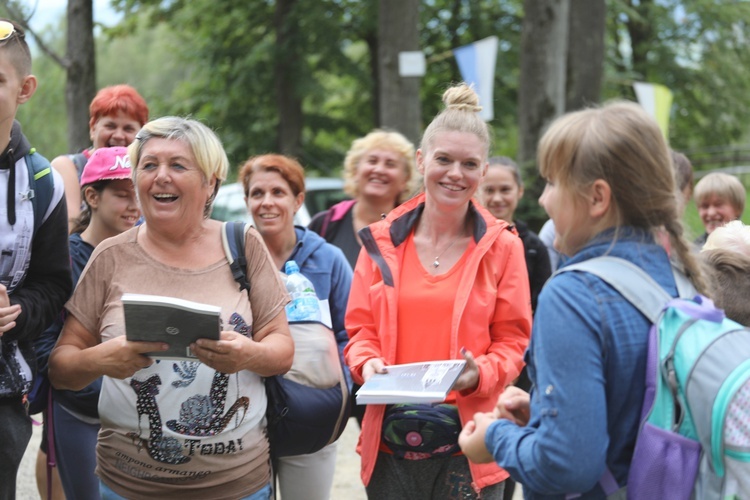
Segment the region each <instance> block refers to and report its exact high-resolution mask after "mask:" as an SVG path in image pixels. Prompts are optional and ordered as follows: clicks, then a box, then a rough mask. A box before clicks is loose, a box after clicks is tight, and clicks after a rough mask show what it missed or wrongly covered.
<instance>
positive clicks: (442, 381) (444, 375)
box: [356, 359, 466, 405]
mask: <svg viewBox="0 0 750 500" xmlns="http://www.w3.org/2000/svg"><path fill="white" fill-rule="evenodd" d="M464 366H466V360H465V359H453V360H445V361H423V362H419V363H407V364H403V365H390V366H388V367H387V368H388V373H376V374H375V375H373V376H372V377H370V378H369V379H368V380H367V381H366V382H365V383H364V384H363V385H362V387H361V388H360V389H359V391H357V395H356V398H357V404H358V405H366V404H397V403H439V402H441V401H445V398H446V397H447V396H448V393H449V392H450V390H451V389H452V388H453V385H454V384H455V383H456V380H458V377H459V375H461V372H462V371H463V369H464Z"/></svg>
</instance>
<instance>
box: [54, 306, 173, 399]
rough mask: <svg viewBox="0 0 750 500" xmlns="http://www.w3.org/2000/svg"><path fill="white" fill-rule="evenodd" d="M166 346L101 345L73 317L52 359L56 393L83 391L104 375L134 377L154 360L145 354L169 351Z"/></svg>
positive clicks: (120, 342) (113, 342)
mask: <svg viewBox="0 0 750 500" xmlns="http://www.w3.org/2000/svg"><path fill="white" fill-rule="evenodd" d="M167 347H168V346H167V344H165V343H164V342H129V341H128V340H126V339H125V336H124V335H123V336H119V337H115V338H112V339H109V340H107V341H105V342H102V341H101V337H100V336H99V333H98V332H97V333H93V332H90V331H89V330H87V329H86V328H85V327H84V326H83V325H82V324H81V322H80V321H78V319H77V318H76V317H75V316H73V315H72V314H69V315H68V317H67V318H66V319H65V324H64V325H63V329H62V332H61V333H60V338H58V339H57V344H55V347H54V348H53V349H52V353H51V354H50V358H49V379H50V382H52V385H53V386H54V387H55V388H56V389H67V390H71V391H80V390H81V389H83V388H84V387H86V386H87V385H89V384H90V383H91V382H93V381H94V380H96V379H98V378H99V377H101V376H102V375H107V376H109V377H112V378H119V379H123V378H127V377H131V376H133V375H134V374H135V372H137V371H138V370H140V369H142V368H146V367H148V366H151V365H152V364H153V363H154V360H153V359H151V358H150V357H148V356H147V355H146V354H145V353H147V352H157V351H165V350H167Z"/></svg>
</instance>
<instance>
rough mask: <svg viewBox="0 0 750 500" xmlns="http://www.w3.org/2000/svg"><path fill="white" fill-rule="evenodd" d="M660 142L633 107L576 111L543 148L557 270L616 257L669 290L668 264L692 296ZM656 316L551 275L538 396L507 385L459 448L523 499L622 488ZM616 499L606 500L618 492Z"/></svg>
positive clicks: (535, 375)
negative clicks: (675, 266) (504, 474)
mask: <svg viewBox="0 0 750 500" xmlns="http://www.w3.org/2000/svg"><path fill="white" fill-rule="evenodd" d="M669 154H670V153H669V149H668V148H667V145H666V142H665V141H664V137H663V135H662V133H661V131H660V129H659V127H658V125H657V124H656V122H655V121H654V120H653V119H652V118H650V117H649V116H648V115H647V114H646V112H645V111H644V110H643V109H642V108H641V107H640V106H638V105H636V104H634V103H625V102H616V103H612V104H608V105H606V106H603V107H601V108H593V109H586V110H582V111H577V112H574V113H570V114H567V115H565V116H563V117H561V118H559V119H558V120H556V121H555V122H554V123H553V124H552V125H551V127H550V128H549V130H548V131H547V132H546V133H545V134H544V136H543V137H542V139H541V141H540V143H539V153H538V155H539V161H538V164H539V168H540V172H541V174H542V176H543V177H544V178H545V179H547V186H546V188H545V190H544V193H543V194H542V196H541V198H540V200H539V201H540V203H541V204H542V206H543V207H544V209H545V210H546V211H547V213H548V214H549V216H550V217H551V218H552V220H553V221H554V223H555V247H556V248H558V249H559V250H560V251H561V252H562V253H563V254H565V255H569V256H570V258H569V259H567V260H566V261H565V262H564V263H563V264H562V266H561V268H564V267H565V266H567V265H571V264H575V263H577V262H583V261H586V260H588V259H591V258H594V257H598V256H602V255H611V256H615V257H620V258H623V259H626V260H628V261H630V262H632V263H633V264H635V265H637V266H639V267H640V268H642V269H643V270H644V271H645V272H646V273H648V274H649V275H650V276H651V277H653V278H654V279H655V280H656V281H657V282H658V283H659V284H660V285H661V286H662V287H663V288H664V289H665V291H666V292H667V293H669V294H670V295H671V296H673V297H674V296H677V288H676V285H675V281H674V276H673V273H672V268H671V265H670V260H669V257H668V256H667V253H666V251H665V249H664V248H663V247H662V246H661V245H660V244H659V243H658V242H657V241H656V239H655V235H656V234H657V233H658V232H659V231H662V230H663V231H666V233H667V234H668V235H669V239H670V244H671V256H672V258H673V259H675V260H676V261H678V262H681V263H682V265H683V266H684V268H685V271H686V274H687V275H688V276H690V277H691V279H692V281H693V283H694V285H695V286H696V289H698V290H699V291H702V290H703V289H704V288H705V287H704V285H703V281H702V277H701V271H700V268H699V265H698V262H697V259H696V257H695V255H694V254H693V252H692V249H691V246H690V244H689V243H688V242H687V241H686V240H685V238H684V237H683V230H682V224H681V222H680V216H679V214H678V211H677V207H676V203H677V200H676V197H675V194H674V193H675V182H674V177H675V176H674V173H673V171H672V162H671V161H670V157H669ZM649 327H650V322H649V320H648V319H647V318H646V317H645V316H643V314H641V312H640V311H638V309H636V308H635V307H634V306H633V305H632V304H631V303H630V302H628V301H627V300H626V299H625V298H624V297H622V296H621V295H619V294H618V293H617V292H616V291H615V290H614V289H613V288H611V287H610V286H609V285H607V284H605V283H604V282H603V281H602V280H601V279H599V278H598V277H596V276H594V275H592V274H589V273H587V272H570V273H562V274H559V275H556V276H554V277H553V278H552V279H551V280H550V281H549V282H548V283H547V284H546V285H545V286H544V289H543V290H542V293H541V295H540V297H539V304H538V308H537V311H536V315H535V317H534V326H533V330H532V335H531V343H530V345H529V349H528V352H527V355H526V357H525V359H526V361H527V362H528V370H529V375H530V377H531V380H532V382H533V386H532V387H533V388H532V393H531V395H529V394H527V393H525V392H523V391H521V390H520V389H518V388H517V387H509V388H507V389H506V390H505V392H504V393H503V394H502V395H501V396H500V398H499V400H498V404H497V407H496V409H495V411H494V412H493V413H477V414H475V416H474V420H473V421H471V422H468V423H467V425H466V426H465V427H464V429H463V431H462V432H461V436H460V438H459V444H460V445H461V449H462V450H463V452H464V453H465V454H466V455H467V457H468V458H469V459H470V460H472V461H474V462H479V463H486V462H492V461H493V460H494V461H495V462H497V464H498V465H500V466H501V467H503V468H504V469H505V470H507V471H508V472H509V473H510V475H511V477H513V479H514V480H515V481H517V482H519V483H521V484H523V485H524V496H525V498H527V499H530V498H531V499H534V498H542V497H544V498H548V497H547V495H556V497H557V498H564V497H565V496H566V495H569V496H571V495H576V497H578V496H580V498H582V499H593V498H604V497H605V496H606V494H605V492H604V490H603V489H602V486H600V484H599V481H600V480H601V479H603V478H604V473H605V470H609V471H610V472H611V474H610V476H611V479H612V480H613V483H616V484H614V486H615V489H616V488H622V487H623V486H624V485H625V484H626V481H627V478H628V473H629V470H630V463H631V459H632V454H633V447H634V444H635V440H636V436H637V434H638V427H639V421H640V410H641V403H642V401H643V396H644V390H645V366H646V355H647V349H648V332H649ZM609 493H611V492H607V494H609Z"/></svg>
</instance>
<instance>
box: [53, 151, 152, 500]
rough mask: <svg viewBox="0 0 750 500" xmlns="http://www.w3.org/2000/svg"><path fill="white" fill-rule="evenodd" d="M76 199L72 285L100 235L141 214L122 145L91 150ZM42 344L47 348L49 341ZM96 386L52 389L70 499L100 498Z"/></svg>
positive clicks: (59, 325) (107, 234)
mask: <svg viewBox="0 0 750 500" xmlns="http://www.w3.org/2000/svg"><path fill="white" fill-rule="evenodd" d="M81 198H82V199H83V203H84V208H83V210H82V211H81V213H80V214H79V215H78V217H76V218H75V219H73V221H72V222H73V230H72V232H71V234H70V238H69V241H70V258H71V263H72V277H73V284H74V285H75V284H76V283H78V278H79V277H80V276H81V273H82V272H83V268H84V267H86V264H87V263H88V261H89V258H90V257H91V254H92V253H93V251H94V248H95V247H96V246H97V245H98V244H99V243H101V242H102V241H103V240H104V239H106V238H109V237H110V236H116V235H118V234H120V233H122V232H123V231H126V230H128V229H130V228H132V227H133V226H135V223H136V222H137V221H138V218H139V217H140V214H141V212H140V209H139V208H138V202H137V200H136V197H135V190H134V189H133V181H132V180H131V167H130V160H129V159H128V150H127V148H125V147H119V146H118V147H111V148H107V147H104V148H99V149H97V150H95V151H94V152H93V154H92V155H91V157H90V158H89V160H88V162H86V166H85V167H84V169H83V172H82V174H81ZM63 321H64V317H62V316H61V317H59V318H58V320H57V321H56V322H55V323H54V324H53V325H52V326H51V327H49V328H48V329H47V330H46V331H45V332H44V333H43V334H42V335H43V336H44V337H45V338H50V339H54V340H56V339H57V337H58V336H59V335H60V331H61V330H62V326H63ZM45 344H46V345H48V346H49V349H50V350H51V348H52V347H53V346H54V341H50V342H45ZM47 355H49V353H47ZM100 389H101V379H98V380H96V381H95V382H93V383H91V384H90V385H88V386H87V387H86V388H84V389H82V390H80V391H65V390H56V389H53V391H52V396H53V402H52V422H53V424H54V440H55V447H56V453H57V464H58V469H59V472H60V479H61V481H62V486H63V490H64V491H65V496H66V497H67V498H69V499H82V500H97V499H99V478H98V477H97V476H96V474H94V469H95V468H96V440H97V435H98V433H99V427H100V425H99V412H98V410H97V406H98V404H99V391H100Z"/></svg>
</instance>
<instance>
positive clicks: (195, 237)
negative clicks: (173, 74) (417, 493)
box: [50, 117, 294, 500]
mask: <svg viewBox="0 0 750 500" xmlns="http://www.w3.org/2000/svg"><path fill="white" fill-rule="evenodd" d="M129 154H130V159H131V162H132V165H133V182H134V185H135V189H136V193H137V196H138V199H139V201H140V204H141V209H142V212H143V217H144V221H145V222H144V223H143V224H142V225H140V226H138V227H135V228H133V229H132V230H129V231H126V232H125V233H122V234H121V235H119V236H116V237H114V238H110V239H108V240H107V241H105V242H103V243H101V244H100V245H99V246H98V247H97V248H96V250H95V251H94V254H93V255H92V256H91V260H90V261H89V265H88V267H87V268H86V270H85V271H84V272H83V274H82V275H81V278H80V280H79V282H78V288H77V290H76V293H75V294H74V296H73V298H72V299H71V300H70V301H69V302H68V304H67V305H66V308H67V310H68V312H69V316H68V318H67V320H66V322H65V326H64V327H63V331H62V335H61V337H60V340H59V342H58V344H57V346H56V347H55V349H54V351H53V352H52V357H51V360H50V379H51V380H52V383H53V384H54V385H55V386H56V387H57V388H64V389H73V390H77V389H80V388H82V387H84V386H85V385H87V384H88V383H90V382H91V381H92V380H94V379H96V378H97V377H99V376H104V380H103V384H102V391H101V398H100V401H99V414H100V418H101V424H102V430H101V432H100V434H99V441H98V444H97V474H98V475H99V477H100V479H101V493H102V498H104V499H107V498H146V497H149V498H166V497H176V496H179V497H180V498H182V499H191V498H196V499H197V498H249V499H253V500H255V499H261V498H263V499H267V498H269V495H270V493H271V486H270V477H271V471H270V466H269V453H268V442H267V439H266V436H265V432H264V426H265V409H266V396H265V391H264V386H263V377H264V376H269V375H274V374H278V373H283V372H285V371H286V370H288V369H289V367H290V366H291V362H292V357H293V352H294V346H293V343H292V340H291V337H290V336H289V330H288V326H287V322H286V315H285V313H284V305H285V304H286V302H287V301H288V295H287V294H286V291H285V290H284V288H283V285H282V283H281V281H280V279H279V276H278V271H276V269H275V268H274V265H273V263H272V262H271V259H270V258H269V256H268V253H267V251H266V250H265V248H264V246H263V241H262V240H261V238H260V236H259V235H258V234H257V233H256V232H255V231H254V230H250V231H249V232H248V233H247V235H246V248H247V259H248V262H247V271H248V275H249V278H250V282H251V283H252V288H251V290H250V292H249V293H247V292H244V291H240V290H239V287H238V286H237V284H236V283H235V281H234V280H233V278H232V273H231V271H230V268H229V266H228V264H227V261H226V257H225V254H224V251H223V248H222V244H221V231H222V227H221V223H220V222H217V221H213V220H211V219H209V218H208V214H209V212H210V209H211V202H212V200H213V198H214V196H215V194H216V190H217V189H218V187H219V184H220V183H221V181H222V180H224V178H225V176H226V172H227V168H228V162H227V158H226V155H225V153H224V151H223V148H222V146H221V142H220V141H219V139H218V138H217V137H216V136H215V135H214V133H213V132H212V131H211V130H210V129H208V128H207V127H206V126H205V125H202V124H201V123H199V122H196V121H193V120H187V119H183V118H176V117H166V118H160V119H157V120H154V121H152V122H149V123H147V124H146V125H145V126H144V127H143V129H142V130H141V131H140V132H139V133H138V135H137V137H136V140H135V142H133V144H132V145H131V146H130V148H129ZM125 292H133V293H145V294H155V295H167V296H172V297H178V298H181V299H187V300H192V301H197V302H204V303H207V304H212V305H215V306H220V307H221V319H222V325H223V331H222V332H221V336H220V339H219V340H217V341H213V340H208V339H200V340H198V342H197V343H196V344H193V345H192V346H191V349H192V351H193V353H194V354H195V355H196V356H197V361H170V360H162V361H159V362H154V360H153V359H152V358H151V357H149V356H147V355H145V354H144V353H146V352H149V351H155V350H159V349H164V348H166V345H165V344H161V343H155V342H130V341H127V340H126V338H125V327H124V321H123V308H122V302H121V300H120V299H121V297H122V294H123V293H125Z"/></svg>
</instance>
